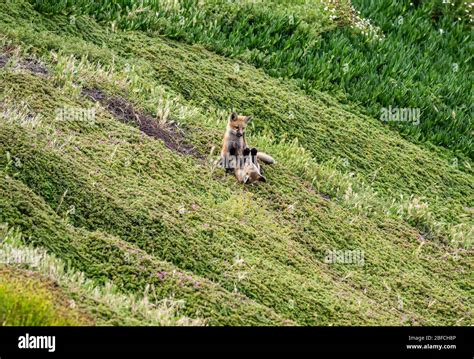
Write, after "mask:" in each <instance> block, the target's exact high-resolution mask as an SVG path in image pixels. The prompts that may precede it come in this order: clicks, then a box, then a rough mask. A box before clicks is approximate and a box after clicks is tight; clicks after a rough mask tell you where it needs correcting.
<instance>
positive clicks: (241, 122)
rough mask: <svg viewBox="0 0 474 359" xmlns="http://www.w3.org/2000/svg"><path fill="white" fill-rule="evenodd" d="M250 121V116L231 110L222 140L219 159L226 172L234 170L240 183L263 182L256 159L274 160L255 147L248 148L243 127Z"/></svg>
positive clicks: (270, 161) (265, 161)
mask: <svg viewBox="0 0 474 359" xmlns="http://www.w3.org/2000/svg"><path fill="white" fill-rule="evenodd" d="M250 121H252V117H251V116H241V115H237V114H236V113H235V112H232V113H231V114H230V116H229V121H228V122H227V129H226V132H225V135H224V140H223V141H222V150H221V160H222V164H223V167H224V168H225V169H226V171H227V172H231V171H234V174H235V176H236V177H237V180H238V181H239V182H240V183H253V182H256V181H263V182H265V181H266V179H265V177H264V176H263V175H262V171H261V168H260V165H259V163H258V161H257V160H261V161H262V162H263V163H266V164H273V163H275V160H274V159H273V158H272V157H271V156H269V155H267V154H265V153H263V152H258V151H257V149H256V148H252V149H250V148H249V147H248V145H247V142H246V141H245V127H247V125H248V124H249V123H250Z"/></svg>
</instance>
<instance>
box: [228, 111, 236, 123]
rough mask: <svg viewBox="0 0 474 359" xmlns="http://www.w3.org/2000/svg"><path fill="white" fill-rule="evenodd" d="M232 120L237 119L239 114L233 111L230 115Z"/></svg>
mask: <svg viewBox="0 0 474 359" xmlns="http://www.w3.org/2000/svg"><path fill="white" fill-rule="evenodd" d="M229 120H230V121H235V120H237V114H236V113H235V112H232V113H231V114H230V116H229Z"/></svg>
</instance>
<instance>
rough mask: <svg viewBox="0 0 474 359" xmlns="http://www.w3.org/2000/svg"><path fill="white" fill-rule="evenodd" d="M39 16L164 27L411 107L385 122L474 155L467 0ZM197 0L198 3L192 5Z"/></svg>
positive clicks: (161, 4) (167, 5) (357, 95)
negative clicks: (408, 114) (406, 116)
mask: <svg viewBox="0 0 474 359" xmlns="http://www.w3.org/2000/svg"><path fill="white" fill-rule="evenodd" d="M33 3H35V5H36V8H37V9H39V10H40V11H44V12H47V13H66V14H69V15H70V16H74V15H78V14H88V15H92V16H94V17H95V18H97V19H98V20H100V21H104V22H106V23H109V24H110V23H111V24H113V26H116V27H120V28H122V29H133V30H135V29H139V30H145V31H147V32H156V33H160V34H164V35H166V36H169V37H171V38H174V39H177V40H184V41H186V42H189V43H200V44H204V45H205V46H206V47H207V48H208V49H211V50H213V51H216V52H218V53H221V54H224V55H226V56H230V57H235V58H239V59H241V60H244V61H246V62H249V63H251V64H253V65H255V66H257V67H261V68H262V69H264V70H265V71H266V72H267V73H268V74H270V75H271V76H274V77H278V78H293V79H297V83H298V85H299V86H300V87H301V88H303V89H304V90H306V91H307V92H308V93H310V94H313V95H314V96H318V94H317V93H314V90H323V91H330V92H332V93H334V94H337V95H339V97H340V99H341V100H343V101H344V102H347V101H350V102H354V103H357V104H359V105H360V110H361V111H363V112H365V113H367V114H369V115H371V116H372V117H375V118H379V119H380V118H381V117H382V112H383V109H419V111H420V116H419V118H417V119H416V120H413V119H411V120H409V121H399V120H398V121H397V120H394V121H388V123H389V124H390V125H391V126H392V127H394V128H397V129H398V130H400V132H401V133H402V134H404V135H406V136H407V137H408V138H410V139H411V140H413V141H416V142H420V141H421V142H424V141H428V142H430V143H433V144H436V145H439V146H443V147H446V148H449V149H451V150H453V151H454V152H455V153H457V154H456V155H457V156H459V157H461V158H464V156H468V157H470V159H471V160H472V158H473V155H474V152H473V148H474V146H473V136H472V134H473V130H474V126H473V122H472V114H473V107H472V91H473V88H472V84H473V82H474V76H473V71H472V61H473V57H472V56H473V53H474V52H473V45H472V44H473V43H474V42H473V41H472V32H471V25H472V21H473V19H474V8H473V7H472V6H469V2H467V1H462V0H458V1H454V0H453V1H451V2H448V3H447V4H442V3H441V0H431V1H423V2H421V3H420V2H416V1H413V2H412V1H410V0H404V1H392V0H383V1H370V0H357V1H354V5H355V7H356V9H361V10H362V15H363V16H367V17H368V18H370V19H371V20H372V22H373V24H370V23H368V22H366V21H364V19H362V18H360V17H359V15H358V14H357V13H356V10H355V9H354V8H352V7H351V5H350V3H349V2H348V1H346V0H341V1H334V2H332V3H330V2H327V3H325V2H324V1H317V0H309V1H297V2H293V1H262V2H254V1H235V2H234V1H228V0H212V1H204V2H203V1H199V0H185V1H156V0H146V1H134V0H121V1H112V0H102V1H90V0H80V1H67V0H62V1H45V0H35V1H33ZM197 3H199V5H197Z"/></svg>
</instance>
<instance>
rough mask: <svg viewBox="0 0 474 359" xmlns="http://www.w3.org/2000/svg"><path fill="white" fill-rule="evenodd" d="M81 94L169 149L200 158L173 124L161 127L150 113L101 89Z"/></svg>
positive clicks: (86, 89)
mask: <svg viewBox="0 0 474 359" xmlns="http://www.w3.org/2000/svg"><path fill="white" fill-rule="evenodd" d="M82 94H83V95H85V96H87V97H89V98H91V99H92V100H94V101H97V102H100V103H101V104H102V105H103V106H105V107H106V108H107V110H108V111H109V112H110V113H112V114H113V115H114V116H115V117H116V118H117V119H118V120H119V121H121V122H123V123H126V124H132V125H134V126H136V127H138V128H139V129H140V131H142V132H143V133H145V134H146V135H148V136H150V137H153V138H156V139H159V140H162V141H163V142H164V143H165V145H166V147H168V148H169V149H171V150H173V151H176V152H179V153H182V154H185V155H191V156H194V157H198V158H202V156H201V155H200V154H199V152H197V151H196V149H195V148H194V146H192V145H190V144H188V143H185V138H184V136H183V135H182V134H181V133H180V132H179V129H178V128H177V127H176V126H175V125H169V126H168V127H166V128H163V127H161V126H160V125H159V124H158V122H157V121H156V120H155V118H153V116H152V115H150V114H147V113H143V112H141V111H138V110H136V109H135V108H134V106H133V105H132V104H131V103H130V102H128V101H127V100H125V99H123V98H122V97H119V96H110V97H109V96H107V94H105V93H104V92H103V91H102V90H99V89H96V88H84V89H82Z"/></svg>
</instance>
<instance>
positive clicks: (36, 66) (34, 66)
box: [20, 58, 49, 76]
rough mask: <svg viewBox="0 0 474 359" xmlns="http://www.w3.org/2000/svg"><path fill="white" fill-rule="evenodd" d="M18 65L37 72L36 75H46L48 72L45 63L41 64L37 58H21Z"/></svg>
mask: <svg viewBox="0 0 474 359" xmlns="http://www.w3.org/2000/svg"><path fill="white" fill-rule="evenodd" d="M20 67H21V68H22V69H25V70H28V71H30V72H32V73H34V74H37V75H44V76H46V75H47V74H48V72H49V71H48V69H47V68H46V66H45V65H43V64H42V63H41V62H39V61H38V60H36V59H31V58H28V59H25V60H21V61H20Z"/></svg>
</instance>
